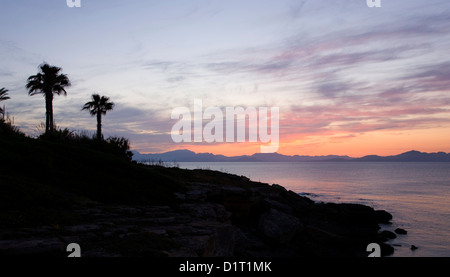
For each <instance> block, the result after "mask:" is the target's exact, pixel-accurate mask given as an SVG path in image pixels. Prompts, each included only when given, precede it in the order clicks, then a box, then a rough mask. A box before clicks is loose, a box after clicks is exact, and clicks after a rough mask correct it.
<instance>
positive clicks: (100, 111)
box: [81, 94, 114, 140]
mask: <svg viewBox="0 0 450 277" xmlns="http://www.w3.org/2000/svg"><path fill="white" fill-rule="evenodd" d="M113 108H114V103H113V102H109V97H106V96H101V97H100V95H98V94H92V101H89V102H87V103H86V104H84V106H83V109H81V110H82V111H83V110H88V111H89V113H90V114H91V115H92V116H94V115H96V116H97V139H98V140H101V139H102V115H104V114H106V112H108V111H111V110H112V109H113Z"/></svg>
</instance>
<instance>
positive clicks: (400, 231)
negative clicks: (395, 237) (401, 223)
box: [394, 228, 408, 235]
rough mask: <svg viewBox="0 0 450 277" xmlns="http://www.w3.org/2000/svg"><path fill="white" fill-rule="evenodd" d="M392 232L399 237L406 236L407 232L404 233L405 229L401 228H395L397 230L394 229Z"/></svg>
mask: <svg viewBox="0 0 450 277" xmlns="http://www.w3.org/2000/svg"><path fill="white" fill-rule="evenodd" d="M394 232H395V233H396V234H399V235H406V234H408V231H406V230H405V229H402V228H397V229H395V231H394Z"/></svg>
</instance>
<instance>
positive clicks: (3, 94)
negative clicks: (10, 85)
mask: <svg viewBox="0 0 450 277" xmlns="http://www.w3.org/2000/svg"><path fill="white" fill-rule="evenodd" d="M8 99H11V98H10V97H9V96H8V90H7V89H5V88H2V89H0V101H5V100H8Z"/></svg>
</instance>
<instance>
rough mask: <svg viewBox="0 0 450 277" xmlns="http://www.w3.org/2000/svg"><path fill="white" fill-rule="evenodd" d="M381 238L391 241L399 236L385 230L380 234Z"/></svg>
mask: <svg viewBox="0 0 450 277" xmlns="http://www.w3.org/2000/svg"><path fill="white" fill-rule="evenodd" d="M380 237H381V238H383V239H386V240H390V239H395V238H396V237H397V235H396V234H394V233H393V232H391V231H387V230H384V231H382V232H381V233H380Z"/></svg>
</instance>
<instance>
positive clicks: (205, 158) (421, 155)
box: [133, 150, 450, 162]
mask: <svg viewBox="0 0 450 277" xmlns="http://www.w3.org/2000/svg"><path fill="white" fill-rule="evenodd" d="M133 154H134V155H133V159H134V160H136V161H148V162H450V153H445V152H437V153H425V152H420V151H416V150H412V151H408V152H405V153H402V154H398V155H393V156H378V155H368V156H364V157H360V158H353V157H349V156H339V155H326V156H301V155H293V156H288V155H282V154H278V153H256V154H253V155H242V156H224V155H215V154H211V153H195V152H192V151H190V150H175V151H170V152H165V153H160V154H141V153H139V152H138V151H133Z"/></svg>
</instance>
